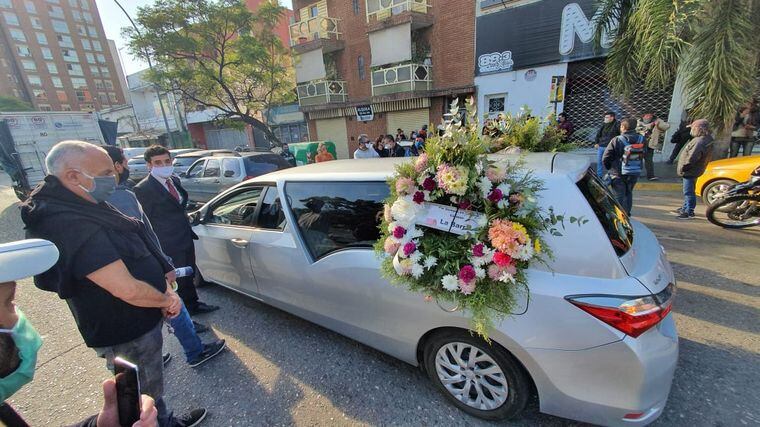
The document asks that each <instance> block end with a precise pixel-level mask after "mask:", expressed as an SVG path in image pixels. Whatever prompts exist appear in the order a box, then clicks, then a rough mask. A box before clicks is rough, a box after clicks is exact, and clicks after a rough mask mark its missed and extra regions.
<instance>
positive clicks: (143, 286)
mask: <svg viewBox="0 0 760 427" xmlns="http://www.w3.org/2000/svg"><path fill="white" fill-rule="evenodd" d="M45 164H46V166H47V169H48V173H49V175H48V176H46V177H45V180H44V182H43V183H42V184H40V185H39V186H38V187H37V188H36V189H35V190H34V191H33V192H32V194H31V195H30V196H29V199H28V200H27V202H26V203H25V204H24V205H23V206H22V207H21V218H22V220H23V221H24V223H25V224H26V228H27V232H28V234H29V235H30V236H32V237H39V238H43V239H46V240H49V241H51V242H53V243H54V244H55V245H56V246H57V247H58V250H59V252H60V258H59V260H58V262H57V263H56V264H55V266H54V267H53V268H51V269H50V270H48V271H46V272H45V273H43V274H41V275H38V276H36V277H35V284H36V285H37V287H39V288H40V289H43V290H47V291H53V292H56V293H57V294H58V296H59V297H60V298H62V299H65V300H66V303H67V304H68V306H69V309H70V310H71V313H72V314H73V315H74V320H76V323H77V326H78V328H79V332H80V333H81V334H82V338H83V339H84V342H85V344H86V345H87V346H88V347H90V348H92V349H94V350H95V352H96V353H97V354H98V356H100V357H103V358H105V359H106V365H107V366H108V368H109V369H111V370H113V359H114V358H115V357H116V356H121V357H123V358H125V359H127V360H130V361H131V362H133V363H135V364H136V365H138V366H139V367H140V371H139V372H140V385H141V387H142V390H143V391H144V392H145V393H146V394H148V395H150V396H151V397H153V398H154V399H155V400H156V409H157V410H158V418H159V423H160V425H161V426H169V425H179V426H195V425H198V424H199V423H200V422H201V421H202V420H203V419H204V418H205V416H206V410H205V409H196V410H193V411H191V412H189V413H187V414H185V415H183V416H181V417H179V418H175V417H173V415H172V413H171V412H170V411H169V410H168V408H167V405H166V403H165V402H164V400H163V398H162V396H163V391H164V377H163V374H164V373H163V364H162V355H161V346H162V344H163V336H162V334H161V325H162V320H163V317H164V316H167V317H175V316H177V315H178V314H179V312H180V310H181V308H182V301H181V300H180V298H179V297H178V296H177V294H176V293H175V292H174V291H173V290H172V289H171V287H169V286H167V283H166V278H165V275H166V274H167V273H168V272H169V271H171V270H172V266H171V265H170V264H169V263H167V262H166V259H165V258H164V257H163V255H162V253H161V250H160V248H158V246H157V245H156V244H155V243H154V242H153V240H151V238H150V236H148V235H147V233H146V231H145V227H143V226H142V224H141V222H140V221H137V220H135V219H133V218H129V217H127V216H125V215H123V214H122V213H121V212H119V211H118V210H116V209H115V208H114V207H113V206H111V205H109V204H108V203H106V202H105V201H106V199H107V198H108V197H109V196H110V195H111V194H112V193H113V191H114V189H115V187H116V178H115V172H114V167H113V162H112V161H111V158H110V157H109V156H108V154H107V153H106V152H105V151H103V149H102V148H99V147H96V146H94V145H92V144H88V143H86V142H83V141H63V142H61V143H59V144H57V145H56V146H55V147H53V149H52V150H50V152H49V153H48V155H47V158H46V159H45Z"/></svg>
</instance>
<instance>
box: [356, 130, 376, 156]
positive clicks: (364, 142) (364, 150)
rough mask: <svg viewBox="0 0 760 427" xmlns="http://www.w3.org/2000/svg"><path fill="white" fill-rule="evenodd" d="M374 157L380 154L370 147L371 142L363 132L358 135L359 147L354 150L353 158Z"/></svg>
mask: <svg viewBox="0 0 760 427" xmlns="http://www.w3.org/2000/svg"><path fill="white" fill-rule="evenodd" d="M376 157H380V155H379V154H377V151H375V150H374V149H373V148H372V143H371V142H370V140H369V137H368V136H367V135H365V134H361V135H359V148H357V149H356V151H354V158H355V159H374V158H376Z"/></svg>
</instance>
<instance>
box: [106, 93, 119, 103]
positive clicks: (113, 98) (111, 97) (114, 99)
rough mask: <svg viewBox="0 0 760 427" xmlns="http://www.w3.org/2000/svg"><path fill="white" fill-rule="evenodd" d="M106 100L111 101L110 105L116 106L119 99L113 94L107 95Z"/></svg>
mask: <svg viewBox="0 0 760 427" xmlns="http://www.w3.org/2000/svg"><path fill="white" fill-rule="evenodd" d="M108 99H109V100H110V101H111V104H116V103H117V102H119V99H118V98H117V97H116V94H115V93H109V94H108Z"/></svg>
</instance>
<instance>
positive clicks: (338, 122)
mask: <svg viewBox="0 0 760 427" xmlns="http://www.w3.org/2000/svg"><path fill="white" fill-rule="evenodd" d="M316 125H317V139H318V140H319V141H332V142H333V143H335V152H336V153H337V154H338V158H339V159H349V158H351V157H350V156H349V155H348V131H346V119H345V118H343V117H339V118H337V119H322V120H316Z"/></svg>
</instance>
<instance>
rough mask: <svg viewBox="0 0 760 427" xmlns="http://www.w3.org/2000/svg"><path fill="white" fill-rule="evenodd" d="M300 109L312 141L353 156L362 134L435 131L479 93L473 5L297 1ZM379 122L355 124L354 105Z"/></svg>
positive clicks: (427, 0) (294, 38)
mask: <svg viewBox="0 0 760 427" xmlns="http://www.w3.org/2000/svg"><path fill="white" fill-rule="evenodd" d="M293 8H294V9H295V19H296V21H297V22H295V23H294V24H293V25H291V27H290V38H291V46H292V53H293V56H294V58H295V63H296V80H297V85H298V86H297V90H298V96H299V103H300V105H301V109H302V111H304V113H306V115H307V118H308V124H309V135H310V137H311V139H312V140H330V141H333V142H334V143H335V144H336V148H337V152H338V157H339V158H349V157H351V155H352V154H351V153H353V152H354V150H355V149H356V148H357V136H358V135H360V134H362V133H366V134H367V135H369V136H370V137H371V138H372V139H374V138H376V137H377V136H378V135H380V134H395V133H396V129H397V128H401V129H403V130H404V132H406V133H407V134H409V132H410V131H412V130H414V129H419V128H421V127H422V125H423V124H431V123H432V124H433V125H437V124H438V123H440V122H441V120H442V118H443V115H444V114H445V113H446V112H447V110H448V105H449V103H450V102H451V101H452V100H453V99H454V98H455V97H463V96H469V95H471V94H472V93H474V86H473V70H474V69H475V50H474V43H473V40H474V37H475V4H474V2H472V1H466V0H461V1H452V0H449V1H445V0H320V1H316V2H315V1H313V0H294V1H293ZM367 106H369V107H371V109H372V112H373V113H374V117H373V119H372V120H369V121H359V120H357V114H356V107H363V108H362V109H366V107H367Z"/></svg>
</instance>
